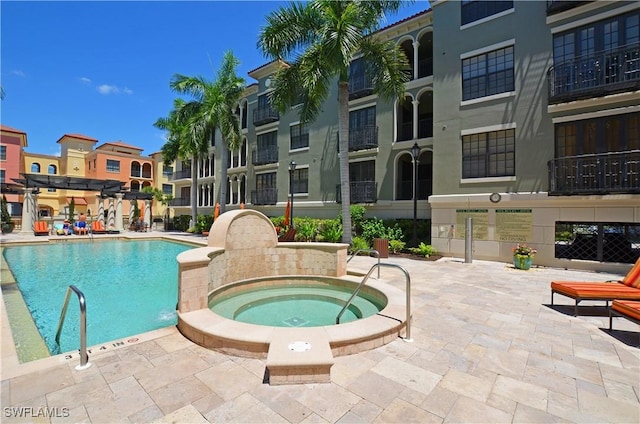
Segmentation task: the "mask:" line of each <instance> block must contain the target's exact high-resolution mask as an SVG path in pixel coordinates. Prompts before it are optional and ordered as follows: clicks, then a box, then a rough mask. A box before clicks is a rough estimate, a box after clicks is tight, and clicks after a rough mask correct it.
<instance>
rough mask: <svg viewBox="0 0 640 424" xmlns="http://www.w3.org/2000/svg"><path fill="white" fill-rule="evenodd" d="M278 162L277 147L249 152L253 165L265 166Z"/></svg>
mask: <svg viewBox="0 0 640 424" xmlns="http://www.w3.org/2000/svg"><path fill="white" fill-rule="evenodd" d="M277 162H278V146H269V147H262V148H259V149H258V150H253V151H252V152H251V163H252V164H253V165H266V164H268V163H277Z"/></svg>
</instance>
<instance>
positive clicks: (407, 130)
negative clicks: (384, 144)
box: [398, 122, 413, 141]
mask: <svg viewBox="0 0 640 424" xmlns="http://www.w3.org/2000/svg"><path fill="white" fill-rule="evenodd" d="M412 139H413V122H403V123H401V124H399V125H398V141H407V140H412Z"/></svg>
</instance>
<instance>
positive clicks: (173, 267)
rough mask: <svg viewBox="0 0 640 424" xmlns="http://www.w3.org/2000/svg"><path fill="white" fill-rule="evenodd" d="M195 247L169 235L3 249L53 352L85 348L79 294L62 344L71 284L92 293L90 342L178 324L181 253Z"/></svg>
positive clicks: (89, 302)
mask: <svg viewBox="0 0 640 424" xmlns="http://www.w3.org/2000/svg"><path fill="white" fill-rule="evenodd" d="M192 248H193V246H192V245H188V244H181V243H175V242H169V241H164V240H136V241H123V240H96V241H94V242H64V243H53V244H52V243H49V244H43V245H28V246H9V247H5V248H4V249H3V252H4V257H5V260H6V262H7V264H8V266H9V268H10V269H11V271H12V273H13V275H14V277H15V280H16V283H17V286H18V288H19V289H20V292H21V293H22V297H23V298H24V301H25V303H26V305H27V308H28V309H29V312H30V313H31V316H32V317H33V320H34V322H35V324H36V326H37V328H38V330H39V332H40V334H41V336H42V338H43V339H44V341H45V343H46V345H47V347H48V349H49V351H50V353H52V354H57V353H61V352H68V351H73V350H77V349H78V347H79V334H80V332H79V317H78V314H79V308H78V301H77V298H76V297H75V296H74V297H73V298H72V299H70V302H69V308H68V311H67V316H66V320H65V324H64V329H63V332H62V335H61V338H60V346H58V345H57V344H56V342H55V333H56V330H57V325H58V319H59V317H60V311H61V308H62V304H63V302H64V297H65V294H66V291H67V288H68V287H69V285H71V284H73V285H75V286H76V287H78V289H80V290H81V291H82V292H83V293H84V295H85V298H86V302H87V345H88V346H92V345H97V344H100V343H104V342H107V341H111V340H116V339H119V338H123V337H128V336H131V335H134V334H140V333H144V332H147V331H151V330H155V329H158V328H163V327H167V326H170V325H175V324H176V323H177V318H176V314H175V307H176V302H177V297H178V287H177V286H178V284H177V278H178V264H177V261H176V256H177V255H178V254H179V253H181V252H183V251H185V250H189V249H192ZM10 321H11V317H10ZM17 348H18V349H19V348H20V346H17ZM19 356H20V355H19Z"/></svg>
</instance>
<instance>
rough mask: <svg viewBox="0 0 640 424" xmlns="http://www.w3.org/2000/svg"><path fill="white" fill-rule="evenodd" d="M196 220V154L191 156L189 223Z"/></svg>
mask: <svg viewBox="0 0 640 424" xmlns="http://www.w3.org/2000/svg"><path fill="white" fill-rule="evenodd" d="M197 222H198V156H197V155H193V157H192V158H191V225H196V223H197Z"/></svg>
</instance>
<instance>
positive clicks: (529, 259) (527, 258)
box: [511, 243, 538, 270]
mask: <svg viewBox="0 0 640 424" xmlns="http://www.w3.org/2000/svg"><path fill="white" fill-rule="evenodd" d="M511 251H512V252H513V266H515V267H516V268H517V269H525V270H526V269H529V268H531V264H532V263H533V257H534V256H535V254H536V253H538V251H537V250H536V249H534V248H532V247H531V246H527V245H526V244H520V243H518V244H516V245H515V247H513V248H512V249H511Z"/></svg>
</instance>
